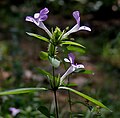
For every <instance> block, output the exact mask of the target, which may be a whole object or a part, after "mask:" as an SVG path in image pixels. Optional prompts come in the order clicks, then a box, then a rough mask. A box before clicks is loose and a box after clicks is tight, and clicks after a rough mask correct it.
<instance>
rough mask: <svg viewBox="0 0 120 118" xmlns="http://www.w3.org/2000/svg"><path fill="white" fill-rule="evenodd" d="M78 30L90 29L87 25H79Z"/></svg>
mask: <svg viewBox="0 0 120 118" xmlns="http://www.w3.org/2000/svg"><path fill="white" fill-rule="evenodd" d="M79 30H87V31H91V29H90V28H89V27H87V26H81V27H80V28H79Z"/></svg>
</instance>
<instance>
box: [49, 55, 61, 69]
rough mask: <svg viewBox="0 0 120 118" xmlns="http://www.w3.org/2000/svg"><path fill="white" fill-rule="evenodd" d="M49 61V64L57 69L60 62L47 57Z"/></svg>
mask: <svg viewBox="0 0 120 118" xmlns="http://www.w3.org/2000/svg"><path fill="white" fill-rule="evenodd" d="M49 60H50V63H51V64H52V65H53V66H54V67H55V68H57V67H59V65H60V61H59V60H57V59H56V58H52V57H50V56H49Z"/></svg>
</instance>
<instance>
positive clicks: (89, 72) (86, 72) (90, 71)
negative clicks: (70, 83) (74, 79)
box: [82, 70, 94, 75]
mask: <svg viewBox="0 0 120 118" xmlns="http://www.w3.org/2000/svg"><path fill="white" fill-rule="evenodd" d="M82 73H83V74H92V75H94V72H93V71H92V70H84V71H83V72H82Z"/></svg>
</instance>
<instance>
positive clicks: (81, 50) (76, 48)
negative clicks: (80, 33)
mask: <svg viewBox="0 0 120 118" xmlns="http://www.w3.org/2000/svg"><path fill="white" fill-rule="evenodd" d="M67 49H68V50H70V51H75V52H79V53H81V54H84V53H85V50H84V49H83V48H80V47H75V46H67Z"/></svg>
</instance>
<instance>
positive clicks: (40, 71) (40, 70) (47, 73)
mask: <svg viewBox="0 0 120 118" xmlns="http://www.w3.org/2000/svg"><path fill="white" fill-rule="evenodd" d="M36 70H37V71H38V72H39V73H40V74H42V75H44V76H49V77H50V78H52V75H51V74H50V73H49V72H47V71H45V70H42V69H40V68H36Z"/></svg>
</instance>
